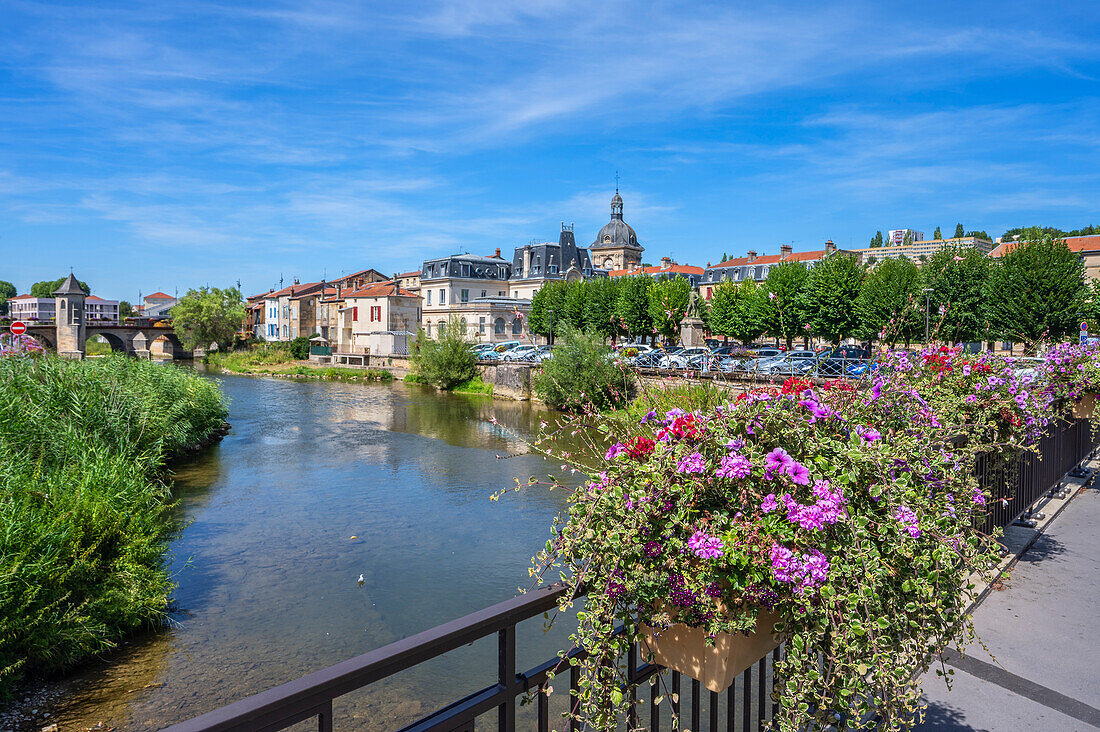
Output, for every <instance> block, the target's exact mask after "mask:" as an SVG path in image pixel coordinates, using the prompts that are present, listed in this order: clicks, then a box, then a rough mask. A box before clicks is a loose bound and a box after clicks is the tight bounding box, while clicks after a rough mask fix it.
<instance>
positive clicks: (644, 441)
mask: <svg viewBox="0 0 1100 732" xmlns="http://www.w3.org/2000/svg"><path fill="white" fill-rule="evenodd" d="M625 444H626V451H627V453H628V454H629V455H630V457H632V458H634V459H635V460H641V459H643V458H645V457H646V456H648V455H650V454H651V453H652V452H653V448H654V445H655V444H656V443H654V442H653V440H651V439H649V438H648V437H642V436H641V435H639V436H637V437H635V438H634V439H632V440H627V441H626V443H625Z"/></svg>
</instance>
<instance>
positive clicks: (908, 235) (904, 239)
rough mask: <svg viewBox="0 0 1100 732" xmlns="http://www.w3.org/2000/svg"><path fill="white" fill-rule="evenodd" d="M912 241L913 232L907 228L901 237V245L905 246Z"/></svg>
mask: <svg viewBox="0 0 1100 732" xmlns="http://www.w3.org/2000/svg"><path fill="white" fill-rule="evenodd" d="M912 243H913V232H911V231H909V230H908V229H906V230H905V234H904V235H902V237H901V245H902V246H903V247H907V246H909V245H910V244H912Z"/></svg>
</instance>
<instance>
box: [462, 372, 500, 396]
mask: <svg viewBox="0 0 1100 732" xmlns="http://www.w3.org/2000/svg"><path fill="white" fill-rule="evenodd" d="M453 391H454V392H455V393H456V394H485V395H487V396H491V395H492V393H493V385H492V384H486V383H485V382H484V381H482V380H481V377H480V376H475V377H474V378H472V379H470V380H469V381H463V382H462V383H461V384H457V385H456V386H455V388H454V390H453Z"/></svg>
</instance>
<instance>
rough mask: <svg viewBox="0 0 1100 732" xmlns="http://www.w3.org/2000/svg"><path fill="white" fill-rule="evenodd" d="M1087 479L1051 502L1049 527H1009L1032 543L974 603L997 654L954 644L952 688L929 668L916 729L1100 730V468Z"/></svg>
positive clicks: (1012, 545) (1019, 545) (1013, 540)
mask: <svg viewBox="0 0 1100 732" xmlns="http://www.w3.org/2000/svg"><path fill="white" fill-rule="evenodd" d="M1090 465H1091V466H1092V467H1094V468H1096V467H1097V463H1096V462H1095V461H1093V462H1092V463H1090ZM1081 482H1082V481H1080V480H1075V481H1072V482H1071V483H1070V487H1071V490H1072V491H1073V492H1074V493H1075V495H1073V494H1071V495H1073V497H1072V499H1071V500H1068V502H1067V501H1065V500H1059V499H1052V500H1051V501H1050V502H1049V503H1048V504H1047V506H1046V507H1045V508H1044V509H1043V510H1044V511H1045V512H1046V514H1047V519H1046V521H1047V522H1048V523H1047V524H1046V526H1045V528H1043V526H1042V523H1041V524H1040V528H1041V529H1042V532H1041V533H1038V534H1037V532H1036V530H1033V529H1024V528H1021V527H1009V528H1008V529H1007V530H1006V543H1007V545H1008V547H1009V549H1010V551H1012V552H1013V553H1014V554H1017V553H1019V551H1020V550H1021V549H1023V548H1024V547H1026V546H1027V545H1028V544H1031V546H1030V548H1028V549H1027V551H1025V552H1024V553H1023V554H1022V555H1020V556H1019V560H1018V561H1017V562H1016V563H1015V565H1014V566H1013V567H1012V568H1011V570H1010V571H1009V572H1008V573H1007V574H1006V575H1004V576H1003V577H1002V578H1001V581H1000V582H999V583H997V584H995V585H994V587H993V588H992V589H991V590H990V592H989V593H988V595H987V596H986V597H985V599H984V600H983V601H982V602H981V604H980V605H978V607H977V608H976V609H975V611H974V624H975V626H976V630H977V632H978V636H979V638H980V640H981V642H982V643H984V644H985V645H986V647H987V648H988V649H989V651H990V652H992V657H991V656H990V653H987V652H986V651H985V650H983V649H982V647H981V645H980V644H978V643H974V644H972V645H971V646H970V647H968V648H967V650H966V654H965V655H962V656H960V655H959V654H957V653H954V654H953V656H952V657H951V659H950V660H949V661H948V666H947V668H952V669H954V672H955V673H954V677H953V679H954V680H953V685H952V689H951V690H950V691H949V690H948V689H947V686H946V684H945V683H944V681H943V680H942V679H941V678H939V677H937V676H936V673H935V669H932V670H931V671H929V673H928V674H926V675H925V677H924V680H923V684H924V692H925V702H926V703H927V704H928V708H927V710H926V717H925V720H924V723H923V724H922V725H920V726H919V727H917V729H919V730H922V731H923V732H929V731H931V730H937V731H940V730H958V731H960V732H961V731H963V730H975V731H985V730H989V731H991V732H1000V731H1002V730H1036V731H1042V732H1062V731H1063V730H1066V731H1074V730H1077V731H1084V730H1100V628H1098V623H1097V621H1098V619H1100V490H1098V489H1097V486H1100V477H1098V478H1097V479H1096V481H1095V482H1094V483H1093V484H1092V485H1091V486H1089V487H1083V486H1081ZM1060 509H1061V513H1060V514H1057V515H1056V517H1055V514H1056V513H1057V512H1058V511H1059V510H1060ZM1051 517H1054V518H1053V520H1051ZM1032 542H1033V543H1032Z"/></svg>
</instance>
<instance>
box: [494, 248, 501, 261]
mask: <svg viewBox="0 0 1100 732" xmlns="http://www.w3.org/2000/svg"><path fill="white" fill-rule="evenodd" d="M493 256H494V257H496V258H497V259H500V247H497V253H496V254H494V255H493Z"/></svg>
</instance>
